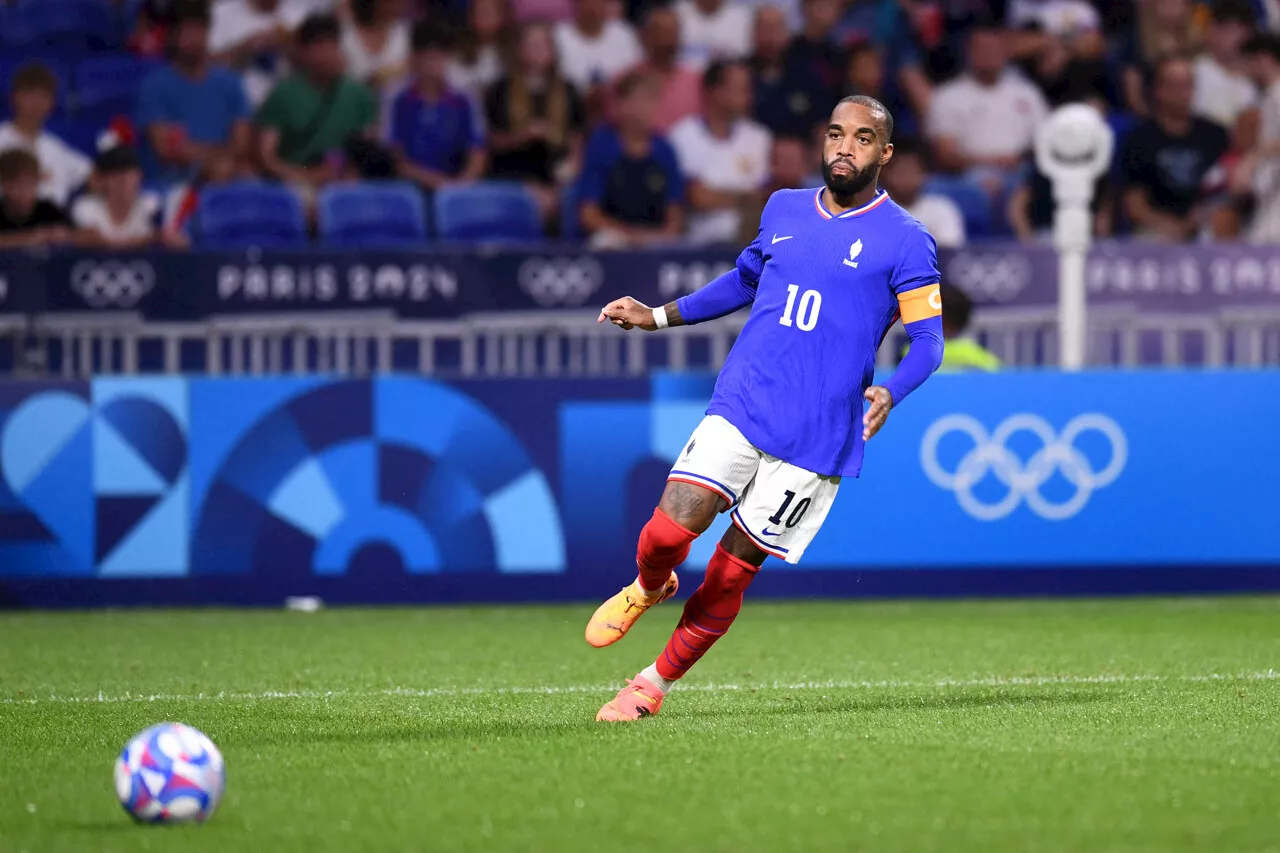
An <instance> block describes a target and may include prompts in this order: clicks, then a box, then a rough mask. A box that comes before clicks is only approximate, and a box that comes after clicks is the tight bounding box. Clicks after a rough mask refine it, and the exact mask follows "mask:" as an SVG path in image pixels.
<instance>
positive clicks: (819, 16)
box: [787, 0, 845, 92]
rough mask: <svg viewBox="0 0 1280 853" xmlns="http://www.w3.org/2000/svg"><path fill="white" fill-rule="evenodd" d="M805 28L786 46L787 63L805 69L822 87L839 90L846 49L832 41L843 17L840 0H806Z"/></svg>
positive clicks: (803, 10) (827, 89)
mask: <svg viewBox="0 0 1280 853" xmlns="http://www.w3.org/2000/svg"><path fill="white" fill-rule="evenodd" d="M801 10H802V13H803V16H804V29H803V30H802V31H801V32H800V34H799V35H798V36H796V37H795V38H794V39H793V40H792V41H791V46H790V47H789V48H788V49H787V64H788V66H790V65H792V64H793V63H794V64H795V66H797V67H801V68H804V69H806V70H807V71H808V72H809V73H810V74H812V75H813V77H814V78H815V79H816V80H817V81H818V84H819V85H821V86H822V87H823V91H826V92H836V91H838V90H839V89H840V85H841V83H842V81H843V80H844V74H845V61H844V51H842V50H841V49H840V48H838V47H836V45H835V42H833V41H832V40H831V30H832V28H833V27H835V25H836V21H838V20H839V19H840V0H804V5H803V6H802V7H801Z"/></svg>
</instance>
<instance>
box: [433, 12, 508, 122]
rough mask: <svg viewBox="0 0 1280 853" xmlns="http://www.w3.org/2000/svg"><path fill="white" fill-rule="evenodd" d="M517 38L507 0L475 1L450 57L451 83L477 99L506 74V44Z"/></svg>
mask: <svg viewBox="0 0 1280 853" xmlns="http://www.w3.org/2000/svg"><path fill="white" fill-rule="evenodd" d="M511 41H513V37H512V33H511V10H510V8H509V7H508V5H507V0H471V3H470V4H469V5H468V6H467V27H466V29H464V30H463V31H462V34H461V38H460V39H459V40H458V45H457V48H458V49H457V51H456V52H455V53H454V55H453V58H452V59H450V60H449V71H448V81H449V85H450V86H452V87H453V88H455V89H457V90H458V91H460V92H464V93H466V94H468V95H470V96H472V97H473V98H475V99H476V100H477V101H482V100H483V99H484V93H485V90H486V89H488V88H489V87H490V86H492V85H493V84H494V83H497V82H498V78H499V77H501V76H502V53H503V45H505V44H507V43H509V42H511Z"/></svg>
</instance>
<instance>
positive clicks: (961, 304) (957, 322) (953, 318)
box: [938, 281, 973, 332]
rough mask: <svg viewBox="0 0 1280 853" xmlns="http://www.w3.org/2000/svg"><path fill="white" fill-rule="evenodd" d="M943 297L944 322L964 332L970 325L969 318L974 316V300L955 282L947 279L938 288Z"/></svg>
mask: <svg viewBox="0 0 1280 853" xmlns="http://www.w3.org/2000/svg"><path fill="white" fill-rule="evenodd" d="M938 291H939V295H940V296H941V297H942V322H943V323H945V324H947V325H948V326H951V327H953V328H954V329H955V330H956V331H957V332H963V331H964V330H965V329H967V328H968V327H969V318H970V317H972V316H973V300H972V299H970V298H969V295H968V294H967V293H965V292H964V291H963V290H961V289H960V288H958V287H956V286H955V285H954V284H947V283H946V282H945V281H944V282H943V283H942V285H941V286H940V287H939V288H938Z"/></svg>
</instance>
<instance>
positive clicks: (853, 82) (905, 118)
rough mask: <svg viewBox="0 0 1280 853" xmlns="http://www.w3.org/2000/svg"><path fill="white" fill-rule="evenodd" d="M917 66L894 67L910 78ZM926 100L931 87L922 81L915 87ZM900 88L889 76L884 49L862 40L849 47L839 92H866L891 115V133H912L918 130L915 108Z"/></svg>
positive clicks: (849, 93) (852, 93)
mask: <svg viewBox="0 0 1280 853" xmlns="http://www.w3.org/2000/svg"><path fill="white" fill-rule="evenodd" d="M920 73H921V71H920V68H919V66H918V65H912V66H910V67H909V68H908V67H905V66H903V67H899V68H898V77H899V78H900V79H911V78H914V77H915V76H916V75H918V74H920ZM917 88H918V89H919V91H920V92H921V93H922V95H921V96H922V97H923V98H924V99H925V101H926V102H927V101H928V100H929V99H930V98H931V97H932V86H930V84H929V83H928V82H927V81H924V82H923V84H922V88H921V87H917ZM902 91H904V87H903V86H901V85H897V84H895V83H894V81H892V80H890V79H889V67H888V65H887V63H886V62H885V56H884V51H883V50H882V49H881V48H880V47H878V46H877V45H876V44H874V43H872V42H864V43H862V44H858V45H855V46H854V47H852V48H850V49H849V54H848V58H847V60H846V61H845V79H844V88H843V91H842V93H841V94H842V95H866V96H868V97H871V98H875V99H876V100H877V101H879V102H880V103H882V104H884V105H885V106H886V107H887V108H888V109H889V112H890V113H891V114H892V115H893V116H894V133H895V134H897V133H901V134H903V135H904V136H916V135H918V134H919V132H920V128H919V122H917V121H916V116H915V111H914V110H913V109H912V108H911V107H910V105H909V104H908V103H907V101H906V100H905V99H904V98H903V96H902V95H901V92H902Z"/></svg>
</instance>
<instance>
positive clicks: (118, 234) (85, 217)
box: [71, 193, 163, 243]
mask: <svg viewBox="0 0 1280 853" xmlns="http://www.w3.org/2000/svg"><path fill="white" fill-rule="evenodd" d="M162 206H163V202H162V201H161V200H160V199H159V198H157V197H156V196H155V195H154V194H152V193H143V194H141V195H140V196H138V200H137V201H136V202H134V205H133V210H131V211H129V215H128V216H127V217H125V220H124V221H123V222H116V221H115V220H113V219H112V218H111V214H110V213H109V212H108V211H107V203H106V202H105V201H104V200H103V199H101V198H100V197H98V196H96V195H87V196H82V197H81V198H80V199H78V200H77V201H76V203H75V204H74V205H72V206H71V221H72V222H74V223H75V224H76V227H78V228H86V229H89V230H92V231H97V232H98V233H99V234H101V235H102V236H103V238H104V239H106V240H107V241H108V242H110V243H123V242H126V241H129V240H138V239H141V238H144V237H151V236H154V235H155V233H156V230H157V226H158V225H159V223H158V222H157V219H158V218H159V214H160V209H161V207H162Z"/></svg>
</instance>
